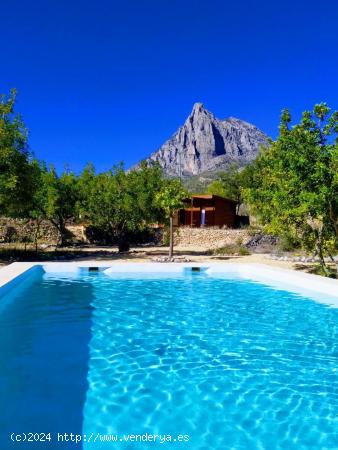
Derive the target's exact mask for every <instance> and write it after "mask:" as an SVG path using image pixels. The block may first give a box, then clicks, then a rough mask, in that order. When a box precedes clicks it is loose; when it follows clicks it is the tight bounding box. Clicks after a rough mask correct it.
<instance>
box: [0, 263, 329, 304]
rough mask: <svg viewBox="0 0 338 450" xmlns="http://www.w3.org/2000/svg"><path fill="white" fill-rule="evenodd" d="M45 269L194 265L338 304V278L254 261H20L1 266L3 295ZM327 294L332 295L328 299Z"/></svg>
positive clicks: (166, 269) (173, 269) (178, 268)
mask: <svg viewBox="0 0 338 450" xmlns="http://www.w3.org/2000/svg"><path fill="white" fill-rule="evenodd" d="M38 267H40V268H42V269H43V270H44V271H45V272H51V273H55V272H64V273H65V272H76V271H78V270H80V269H81V268H88V267H99V268H101V269H108V270H107V274H109V273H110V274H114V273H120V274H121V273H154V272H159V273H179V272H182V271H183V270H184V269H187V268H191V267H200V268H204V269H206V272H207V273H208V274H209V275H210V276H214V275H215V276H217V274H223V275H226V274H229V275H231V274H234V275H237V276H239V277H240V278H242V279H247V280H252V281H256V282H260V283H263V284H266V285H268V286H271V287H273V288H277V289H285V290H287V291H290V292H294V293H297V294H300V295H304V296H309V297H311V298H313V299H314V300H317V301H319V302H321V303H325V304H328V305H330V306H333V307H336V308H337V307H338V280H334V279H330V278H324V277H321V276H318V275H312V274H307V273H304V272H297V271H295V270H291V269H282V268H276V267H271V266H268V265H264V264H254V263H236V264H234V263H218V262H217V263H215V262H210V263H209V262H206V263H152V262H131V263H121V262H118V261H114V262H111V261H73V262H46V263H37V262H36V263H34V262H32V263H24V262H22V263H21V262H16V263H12V264H10V265H8V266H5V267H3V268H1V269H0V295H1V294H3V293H5V292H7V291H8V290H11V289H15V286H16V284H17V283H18V282H20V280H21V279H23V278H26V276H28V275H29V272H31V270H34V268H36V269H37V268H38ZM326 296H327V297H328V298H326Z"/></svg>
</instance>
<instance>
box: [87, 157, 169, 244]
mask: <svg viewBox="0 0 338 450" xmlns="http://www.w3.org/2000/svg"><path fill="white" fill-rule="evenodd" d="M81 178H82V180H81ZM162 178H163V175H162V171H161V170H160V169H159V167H158V166H150V167H149V166H147V165H145V164H142V165H141V168H140V170H132V171H130V172H125V171H124V169H123V166H122V165H119V166H116V167H114V168H113V169H112V170H110V171H108V172H104V173H101V174H99V175H96V176H95V175H94V173H93V171H92V170H91V169H88V168H87V169H86V171H85V172H84V173H83V174H82V176H81V177H80V185H81V186H82V189H84V188H85V195H82V205H81V210H82V215H83V216H84V217H86V218H87V219H88V221H89V222H90V223H91V224H92V225H93V226H94V227H96V228H98V229H100V230H101V231H102V232H103V233H104V235H105V236H106V237H107V238H108V239H109V240H112V241H117V243H118V247H119V251H127V250H129V247H130V239H131V237H132V236H133V235H134V234H135V233H137V232H140V231H143V230H145V229H146V228H147V227H148V225H149V224H150V223H154V222H156V221H157V220H159V219H160V217H161V213H162V211H161V209H160V208H159V206H158V205H157V204H156V203H155V200H154V199H155V195H156V193H157V192H158V191H159V189H160V187H161V185H162ZM80 190H81V189H80Z"/></svg>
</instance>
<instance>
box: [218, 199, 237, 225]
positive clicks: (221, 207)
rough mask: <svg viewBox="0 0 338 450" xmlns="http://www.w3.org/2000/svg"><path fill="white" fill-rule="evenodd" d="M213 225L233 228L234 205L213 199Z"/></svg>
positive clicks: (223, 200) (234, 220) (234, 223)
mask: <svg viewBox="0 0 338 450" xmlns="http://www.w3.org/2000/svg"><path fill="white" fill-rule="evenodd" d="M215 225H216V226H219V227H222V226H224V225H226V226H227V227H229V228H235V225H236V204H235V203H233V202H230V201H228V200H226V199H222V198H215Z"/></svg>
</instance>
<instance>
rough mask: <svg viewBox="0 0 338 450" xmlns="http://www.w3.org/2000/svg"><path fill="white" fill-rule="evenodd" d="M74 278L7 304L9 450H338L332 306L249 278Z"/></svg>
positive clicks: (111, 273) (43, 281)
mask: <svg viewBox="0 0 338 450" xmlns="http://www.w3.org/2000/svg"><path fill="white" fill-rule="evenodd" d="M69 267H70V266H67V265H60V266H58V265H55V266H53V265H51V266H48V267H47V266H46V267H45V268H44V270H43V269H42V268H41V267H40V268H39V267H38V268H35V270H33V271H32V273H31V275H30V276H26V278H25V279H24V280H23V281H22V282H21V283H18V284H17V285H16V286H15V288H13V289H10V290H7V292H5V293H4V294H3V295H2V298H1V299H0V411H1V416H0V430H1V436H0V442H1V445H0V448H1V450H5V449H7V448H8V449H10V448H48V447H49V448H72V446H73V447H74V448H75V443H71V442H70V441H65V440H64V441H62V440H61V435H64V433H73V434H74V435H79V436H81V442H78V444H77V446H76V448H85V449H87V448H93V449H100V448H116V449H119V448H121V449H122V448H123V449H129V448H130V449H132V448H142V449H148V448H155V447H161V448H162V447H163V446H164V447H167V448H170V447H171V446H174V447H179V448H187V449H215V450H216V449H275V448H276V449H279V448H287V449H323V448H327V449H335V448H337V445H338V436H337V429H338V416H337V412H338V364H337V362H338V309H337V308H334V307H332V306H330V300H328V298H329V297H328V296H327V295H324V296H323V298H322V300H323V301H324V303H327V304H321V303H319V301H318V299H316V300H317V301H315V300H313V299H311V298H309V297H308V296H304V295H301V294H300V293H292V292H290V291H289V290H285V289H282V288H281V287H280V286H274V287H271V286H268V285H267V284H265V283H263V282H257V281H253V280H249V279H248V278H246V277H243V276H241V275H239V274H238V273H237V274H236V273H235V271H234V272H233V273H232V272H231V271H230V273H229V271H223V273H222V271H219V272H218V271H217V270H216V271H215V270H214V271H212V270H211V271H210V270H207V268H202V269H200V270H191V267H190V268H189V267H187V268H185V269H180V270H173V269H170V268H169V266H168V270H167V271H166V270H164V271H163V270H162V271H161V272H155V271H154V272H151V270H150V268H151V267H150V266H148V268H147V269H146V270H144V269H142V270H138V271H135V272H132V271H131V272H130V271H129V272H124V271H123V267H122V265H121V266H120V267H119V268H118V269H117V268H116V267H115V269H114V268H113V269H108V270H107V271H105V270H88V268H82V269H81V268H78V267H75V266H72V270H70V269H69ZM142 267H144V266H142ZM171 267H173V266H171ZM325 299H326V301H325ZM319 300H320V299H319ZM12 433H14V435H13V436H14V439H15V436H16V435H20V436H21V435H22V433H32V434H34V433H35V434H40V435H42V434H43V433H46V435H47V434H48V433H51V435H50V437H51V441H50V442H40V440H39V439H40V436H37V435H36V436H35V437H37V438H39V439H37V440H36V441H35V442H30V443H28V442H13V440H11V439H10V436H11V435H12ZM107 436H109V437H107ZM131 436H139V437H137V438H135V437H134V438H133V437H131ZM142 436H143V441H141V437H142ZM149 436H153V438H152V441H149V439H150V438H149ZM154 436H159V437H157V438H156V439H155V440H154ZM106 439H110V440H114V439H117V440H116V442H111V441H108V442H107V441H106ZM147 439H148V440H147ZM161 439H162V440H161ZM174 439H176V440H174ZM94 440H95V442H94ZM161 442H162V443H161Z"/></svg>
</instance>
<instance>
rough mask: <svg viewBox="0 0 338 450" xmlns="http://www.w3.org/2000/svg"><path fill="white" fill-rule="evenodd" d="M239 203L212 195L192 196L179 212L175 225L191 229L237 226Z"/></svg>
mask: <svg viewBox="0 0 338 450" xmlns="http://www.w3.org/2000/svg"><path fill="white" fill-rule="evenodd" d="M236 206H237V202H235V201H234V200H230V199H228V198H223V197H220V196H218V195H212V194H197V195H192V196H191V198H190V199H187V200H186V201H185V207H184V208H182V209H181V210H180V211H178V213H177V215H176V218H175V221H174V225H175V226H178V227H180V226H190V227H219V228H221V227H223V226H226V227H229V228H235V226H236Z"/></svg>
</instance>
